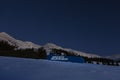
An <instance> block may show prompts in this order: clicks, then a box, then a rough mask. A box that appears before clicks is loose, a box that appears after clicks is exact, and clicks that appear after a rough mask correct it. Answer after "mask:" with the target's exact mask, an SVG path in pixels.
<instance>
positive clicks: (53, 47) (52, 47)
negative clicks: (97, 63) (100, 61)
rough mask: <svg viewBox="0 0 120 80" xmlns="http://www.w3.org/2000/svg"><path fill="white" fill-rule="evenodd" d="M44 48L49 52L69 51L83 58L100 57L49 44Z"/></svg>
mask: <svg viewBox="0 0 120 80" xmlns="http://www.w3.org/2000/svg"><path fill="white" fill-rule="evenodd" d="M43 47H44V48H45V49H46V50H48V51H49V50H50V49H61V50H64V51H67V52H71V53H74V54H75V55H81V56H85V57H100V56H99V55H95V54H88V53H84V52H80V51H76V50H73V49H67V48H62V47H60V46H57V45H55V44H52V43H47V44H46V45H44V46H43Z"/></svg>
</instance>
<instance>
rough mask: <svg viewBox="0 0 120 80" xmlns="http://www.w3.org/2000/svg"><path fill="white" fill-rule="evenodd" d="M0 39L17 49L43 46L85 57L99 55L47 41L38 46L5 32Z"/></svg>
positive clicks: (0, 35) (47, 48) (46, 48)
mask: <svg viewBox="0 0 120 80" xmlns="http://www.w3.org/2000/svg"><path fill="white" fill-rule="evenodd" d="M0 41H6V42H8V44H10V45H13V46H16V47H17V49H26V48H34V49H38V48H40V47H44V49H45V50H46V51H48V50H51V49H58V50H64V51H67V52H70V53H74V55H80V56H85V57H100V56H98V55H95V54H88V53H84V52H80V51H76V50H73V49H67V48H62V47H60V46H57V45H55V44H52V43H47V44H45V45H43V46H40V45H37V44H34V43H32V42H29V41H21V40H17V39H15V38H13V37H12V36H10V35H8V34H7V33H5V32H1V33H0Z"/></svg>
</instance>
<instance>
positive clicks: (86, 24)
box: [0, 0, 120, 55]
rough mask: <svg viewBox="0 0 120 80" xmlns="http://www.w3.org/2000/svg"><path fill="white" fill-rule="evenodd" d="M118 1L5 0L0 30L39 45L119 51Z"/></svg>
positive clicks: (107, 52) (0, 3) (100, 52)
mask: <svg viewBox="0 0 120 80" xmlns="http://www.w3.org/2000/svg"><path fill="white" fill-rule="evenodd" d="M119 4H120V2H119V1H115V0H3V1H0V32H6V33H8V34H10V35H11V36H13V37H15V38H17V39H20V40H24V41H32V42H34V43H36V44H40V45H44V44H46V43H55V44H57V45H59V46H62V47H66V48H72V49H75V50H79V51H83V52H87V53H93V54H98V55H113V54H120V5H119Z"/></svg>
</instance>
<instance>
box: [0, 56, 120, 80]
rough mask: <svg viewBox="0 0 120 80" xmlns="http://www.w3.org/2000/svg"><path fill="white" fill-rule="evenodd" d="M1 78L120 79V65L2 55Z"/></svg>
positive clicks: (0, 59) (0, 79)
mask: <svg viewBox="0 0 120 80" xmlns="http://www.w3.org/2000/svg"><path fill="white" fill-rule="evenodd" d="M0 80H120V67H115V66H103V65H92V64H80V63H68V62H67V63H66V62H54V61H47V60H33V59H23V58H8V57H0Z"/></svg>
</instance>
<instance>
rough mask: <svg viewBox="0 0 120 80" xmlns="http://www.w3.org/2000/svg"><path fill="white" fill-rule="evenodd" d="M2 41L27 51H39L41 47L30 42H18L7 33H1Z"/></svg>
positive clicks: (0, 38) (0, 39)
mask: <svg viewBox="0 0 120 80" xmlns="http://www.w3.org/2000/svg"><path fill="white" fill-rule="evenodd" d="M0 41H5V42H8V44H10V45H13V46H16V47H17V49H27V48H34V49H38V48H40V47H41V46H39V45H37V44H34V43H32V42H29V41H21V40H17V39H15V38H13V37H11V36H10V35H8V34H7V33H5V32H1V33H0Z"/></svg>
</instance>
